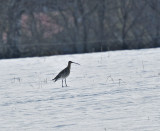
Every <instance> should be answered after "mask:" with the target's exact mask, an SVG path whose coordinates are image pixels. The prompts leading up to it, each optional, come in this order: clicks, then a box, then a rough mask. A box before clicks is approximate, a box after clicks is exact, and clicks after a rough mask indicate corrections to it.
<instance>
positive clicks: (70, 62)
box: [68, 61, 80, 65]
mask: <svg viewBox="0 0 160 131" xmlns="http://www.w3.org/2000/svg"><path fill="white" fill-rule="evenodd" d="M72 63H74V64H77V65H80V64H79V63H76V62H73V61H68V64H69V65H71V64H72Z"/></svg>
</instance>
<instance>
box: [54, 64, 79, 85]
mask: <svg viewBox="0 0 160 131" xmlns="http://www.w3.org/2000/svg"><path fill="white" fill-rule="evenodd" d="M72 63H74V64H78V63H75V62H72V61H68V66H67V67H66V68H65V69H63V70H62V71H61V72H60V73H59V74H58V75H57V76H56V77H55V78H54V79H52V80H53V81H54V82H56V81H57V80H59V79H62V87H63V79H65V84H66V78H67V77H68V76H69V74H70V69H71V64H72ZM78 65H79V64H78ZM66 86H67V84H66Z"/></svg>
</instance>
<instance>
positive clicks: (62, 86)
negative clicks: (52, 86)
mask: <svg viewBox="0 0 160 131" xmlns="http://www.w3.org/2000/svg"><path fill="white" fill-rule="evenodd" d="M62 87H63V79H62Z"/></svg>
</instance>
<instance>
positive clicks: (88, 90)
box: [0, 48, 160, 131]
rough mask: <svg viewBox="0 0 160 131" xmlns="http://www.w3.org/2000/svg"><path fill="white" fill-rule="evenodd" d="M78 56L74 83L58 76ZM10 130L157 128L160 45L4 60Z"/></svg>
mask: <svg viewBox="0 0 160 131" xmlns="http://www.w3.org/2000/svg"><path fill="white" fill-rule="evenodd" d="M69 60H72V61H74V62H78V63H80V64H81V65H80V66H79V65H75V64H72V67H71V74H70V76H69V77H68V78H67V84H68V86H69V87H64V88H62V87H61V84H62V83H61V80H60V81H57V82H56V83H54V82H52V81H51V79H53V78H54V77H55V76H56V75H57V74H58V73H59V72H60V71H61V70H62V69H63V68H65V67H66V66H67V62H68V61H69ZM0 68H1V70H0V74H1V75H0V129H1V130H4V131H9V130H12V131H22V130H34V131H35V130H37V131H44V130H45V131H50V130H52V131H54V130H55V131H57V130H58V131H64V130H65V131H131V130H132V131H157V130H159V129H160V124H159V123H160V108H159V107H160V48H156V49H143V50H130V51H109V52H103V53H90V54H78V55H60V56H50V57H34V58H21V59H10V60H0Z"/></svg>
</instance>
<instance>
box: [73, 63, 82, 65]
mask: <svg viewBox="0 0 160 131" xmlns="http://www.w3.org/2000/svg"><path fill="white" fill-rule="evenodd" d="M72 63H74V64H77V65H80V64H79V63H76V62H72Z"/></svg>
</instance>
